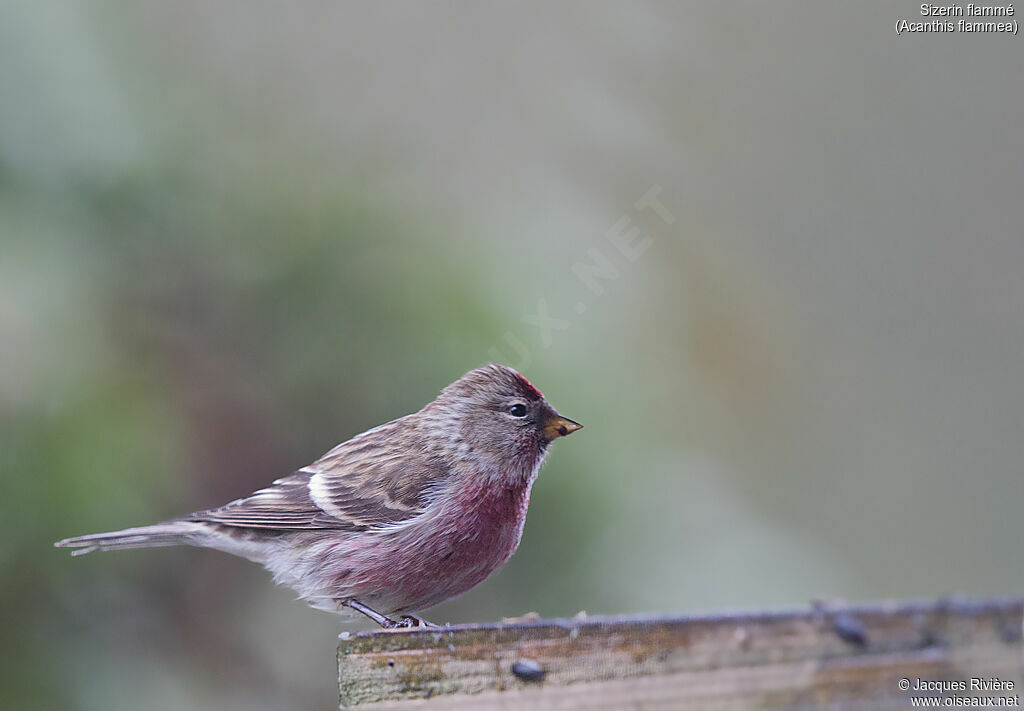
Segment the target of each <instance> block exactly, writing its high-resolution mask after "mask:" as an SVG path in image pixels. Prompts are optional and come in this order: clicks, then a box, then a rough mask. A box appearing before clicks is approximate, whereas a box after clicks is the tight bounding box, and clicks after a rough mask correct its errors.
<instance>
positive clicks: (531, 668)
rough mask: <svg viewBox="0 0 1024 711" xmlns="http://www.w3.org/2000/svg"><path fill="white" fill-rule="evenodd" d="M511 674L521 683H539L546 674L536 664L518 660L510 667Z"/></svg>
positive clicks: (531, 661) (526, 660) (527, 660)
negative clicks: (521, 681) (520, 680)
mask: <svg viewBox="0 0 1024 711" xmlns="http://www.w3.org/2000/svg"><path fill="white" fill-rule="evenodd" d="M512 673H513V674H515V675H516V676H517V677H518V678H520V679H522V680H523V681H541V680H543V679H544V676H545V675H546V674H547V672H546V671H544V667H542V666H541V665H540V664H538V663H537V662H535V661H533V660H532V659H525V658H524V659H520V660H518V661H517V662H515V663H514V664H513V665H512Z"/></svg>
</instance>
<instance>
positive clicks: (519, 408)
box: [508, 402, 526, 417]
mask: <svg viewBox="0 0 1024 711" xmlns="http://www.w3.org/2000/svg"><path fill="white" fill-rule="evenodd" d="M508 414H510V415H512V417H526V405H523V404H521V403H518V402H517V403H516V404H515V405H513V406H512V407H510V408H509V409H508Z"/></svg>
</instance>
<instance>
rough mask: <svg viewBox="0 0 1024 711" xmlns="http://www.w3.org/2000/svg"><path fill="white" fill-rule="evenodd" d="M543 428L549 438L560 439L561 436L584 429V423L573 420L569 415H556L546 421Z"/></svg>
mask: <svg viewBox="0 0 1024 711" xmlns="http://www.w3.org/2000/svg"><path fill="white" fill-rule="evenodd" d="M542 429H543V431H544V436H545V437H547V438H548V439H558V438H559V437H565V436H566V435H569V434H572V433H573V432H575V431H576V430H579V429H583V425H581V424H580V423H579V422H573V421H572V420H570V419H569V418H568V417H562V416H561V415H554V416H553V417H551V418H550V419H548V421H547V422H545V423H544V427H543V428H542Z"/></svg>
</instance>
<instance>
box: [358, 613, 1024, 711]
mask: <svg viewBox="0 0 1024 711" xmlns="http://www.w3.org/2000/svg"><path fill="white" fill-rule="evenodd" d="M1022 610H1024V601H1022V600H1008V599H1001V600H985V601H978V600H952V599H950V600H940V601H933V602H911V603H895V602H894V603H885V604H879V605H870V606H860V607H847V606H828V607H817V608H810V609H806V610H799V611H787V612H769V613H757V614H731V615H716V616H691V617H673V618H662V617H649V618H645V617H590V618H584V619H580V618H573V619H558V620H536V621H529V622H516V623H509V624H478V625H456V626H452V627H446V628H444V629H441V630H429V629H428V630H399V631H384V630H382V631H375V632H363V633H359V634H356V635H353V636H351V638H349V639H345V640H342V642H341V644H340V646H339V649H338V670H339V671H338V680H339V689H340V698H341V708H342V709H349V708H356V707H358V708H359V709H360V711H362V710H364V709H365V710H367V711H368V710H371V709H372V710H373V711H384V710H385V709H393V710H394V711H402V710H404V709H414V708H419V707H421V706H425V707H426V708H428V709H438V710H444V709H471V708H472V709H506V710H512V709H540V710H544V709H645V710H647V709H745V708H764V709H819V708H820V709H824V708H828V709H869V708H870V709H907V708H910V697H911V696H941V694H940V693H938V692H931V693H928V692H915V691H913V690H910V691H903V690H901V689H900V688H899V680H900V679H902V678H906V679H909V680H910V681H911V683H913V682H914V681H915V680H916V679H918V678H920V679H923V680H926V681H934V680H963V681H965V682H968V683H969V679H970V678H972V677H978V678H986V679H989V678H997V679H1000V680H1003V681H1009V682H1012V684H1013V686H1014V688H1013V689H1012V690H1009V691H1006V690H1002V691H970V690H967V691H961V692H954V693H956V694H957V695H959V696H962V697H964V696H972V695H973V696H987V695H996V696H1008V695H1010V696H1012V695H1014V694H1020V693H1021V691H1020V689H1021V684H1022V651H1021V618H1022ZM517 662H519V663H520V664H519V665H518V666H516V667H515V672H514V671H513V667H514V665H516V664H517ZM516 672H518V674H517V673H516ZM539 677H542V679H541V678H539ZM530 679H533V680H530ZM426 699H429V701H426ZM1018 702H1019V696H1018Z"/></svg>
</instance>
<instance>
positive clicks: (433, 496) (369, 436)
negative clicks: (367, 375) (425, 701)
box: [54, 363, 583, 629]
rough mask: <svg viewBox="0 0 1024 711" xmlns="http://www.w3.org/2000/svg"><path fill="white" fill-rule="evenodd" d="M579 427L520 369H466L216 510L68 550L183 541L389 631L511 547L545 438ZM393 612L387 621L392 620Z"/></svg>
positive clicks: (482, 573) (79, 540) (453, 593)
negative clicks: (415, 405) (415, 404)
mask: <svg viewBox="0 0 1024 711" xmlns="http://www.w3.org/2000/svg"><path fill="white" fill-rule="evenodd" d="M582 427H583V426H582V425H581V424H579V423H578V422H575V421H573V420H570V419H568V418H566V417H563V416H562V415H560V414H559V413H558V412H557V411H556V410H555V409H554V408H553V407H552V406H551V405H550V404H548V401H547V399H546V398H545V397H544V395H543V394H542V393H541V392H540V390H538V389H537V388H536V387H535V386H534V385H533V384H531V383H530V381H529V380H527V379H526V378H525V377H523V376H522V375H521V374H520V373H519V372H517V371H516V370H514V369H513V368H510V367H508V366H504V365H499V364H495V363H490V364H487V365H485V366H483V367H480V368H476V369H475V370H471V371H469V372H468V373H466V374H465V375H463V376H462V377H461V378H459V379H458V380H456V381H455V382H453V383H451V384H450V385H448V386H447V387H445V388H444V389H442V390H441V392H440V394H439V395H438V396H437V397H436V398H435V399H434V400H433V401H431V402H430V403H428V404H427V405H426V406H424V407H423V408H422V409H421V410H419V411H418V412H414V413H412V414H410V415H406V416H404V417H400V418H398V419H395V420H392V421H391V422H388V423H386V424H383V425H380V426H378V427H374V428H373V429H370V430H367V431H366V432H363V433H362V434H359V435H356V436H355V437H352V438H351V439H349V440H346V441H345V442H342V443H341V444H339V445H337V446H336V447H334V448H333V449H331V450H330V451H329V452H327V453H326V454H324V455H323V456H322V457H320V458H319V459H317V460H316V461H315V462H313V463H312V464H310V465H308V466H305V467H303V468H301V469H299V470H298V471H296V472H294V473H292V474H290V475H288V476H285V477H283V478H280V479H277V480H275V481H274V482H273V483H272V484H271V485H270V486H268V487H266V488H263V489H260V490H258V491H256V492H254V493H252V494H250V495H249V496H246V497H243V498H240V499H237V500H235V501H232V502H230V503H228V504H225V505H224V506H220V507H218V508H213V509H207V510H204V511H197V512H195V513H191V514H189V515H187V516H181V517H179V518H175V519H171V520H168V521H164V522H162V523H157V524H154V525H150V526H140V527H136V528H126V529H123V530H120V531H112V532H109V533H96V534H91V535H85V536H77V537H74V538H65V539H64V540H61V541H57V542H56V543H55V544H54V545H55V546H57V547H59V548H70V549H72V555H80V554H83V553H89V552H92V551H111V550H120V549H126V548H149V547H159V546H174V545H189V546H197V547H201V548H212V549H215V550H219V551H223V552H226V553H230V554H233V555H236V556H240V557H242V558H246V559H248V560H251V561H253V562H256V563H259V564H262V565H263V566H264V567H266V568H267V569H268V570H269V571H270V573H271V575H272V577H273V580H274V582H275V583H277V584H279V585H285V586H288V587H291V588H292V589H294V590H295V591H296V592H297V593H298V596H299V598H300V599H302V600H304V601H306V602H307V603H308V604H309V605H310V606H312V607H314V608H316V609H321V610H327V611H330V612H336V613H341V614H348V613H351V612H355V613H361V614H363V615H365V616H366V617H369V618H370V619H371V620H373V621H374V622H376V623H377V624H379V625H380V626H381V627H384V628H388V629H392V628H402V627H418V626H434V625H432V624H431V623H429V622H427V621H426V620H424V619H423V618H422V617H419V616H418V615H416V614H415V613H417V612H419V611H422V610H426V609H428V608H430V607H433V606H434V605H437V604H439V603H441V602H444V601H445V600H449V599H451V598H453V597H457V596H459V595H461V594H463V593H465V592H466V591H468V590H470V589H471V588H473V587H474V586H476V585H478V584H479V583H481V582H483V580H484V579H486V578H487V577H488V576H489V575H490V574H491V573H493V572H495V571H496V570H498V569H499V568H501V567H502V566H503V565H504V564H505V563H506V562H507V561H508V560H509V558H511V556H512V554H513V553H515V551H516V549H517V548H518V546H519V541H520V539H521V537H522V533H523V527H524V524H525V522H526V511H527V507H528V505H529V502H530V490H531V488H532V486H533V483H534V481H535V480H536V478H537V473H538V471H539V469H540V467H541V464H542V463H543V462H544V459H545V457H546V456H547V454H548V450H549V447H550V445H551V443H552V442H553V441H554V440H556V439H558V438H560V437H564V436H566V435H569V434H571V433H573V432H575V431H577V430H579V429H581V428H582ZM396 616H397V619H396Z"/></svg>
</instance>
